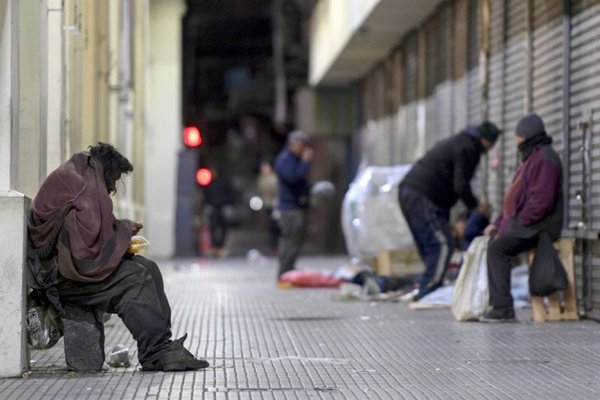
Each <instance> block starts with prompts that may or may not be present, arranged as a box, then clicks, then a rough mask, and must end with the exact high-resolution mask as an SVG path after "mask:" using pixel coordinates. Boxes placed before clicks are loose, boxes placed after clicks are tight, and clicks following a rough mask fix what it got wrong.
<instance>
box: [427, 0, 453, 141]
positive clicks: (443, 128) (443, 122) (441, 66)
mask: <svg viewBox="0 0 600 400" xmlns="http://www.w3.org/2000/svg"><path fill="white" fill-rule="evenodd" d="M451 13H452V9H451V7H450V4H449V3H445V4H444V5H443V6H442V7H441V8H440V10H439V13H438V24H439V28H438V36H437V40H438V49H437V66H436V74H437V85H436V87H435V104H436V115H435V118H436V131H435V132H428V133H427V134H428V135H429V134H433V135H434V136H435V137H436V141H437V140H439V139H441V138H443V137H446V136H449V135H451V134H452V133H454V131H453V130H452V121H453V112H454V109H453V102H452V75H451V71H452V70H451V65H452V64H451V55H452V52H451V43H450V40H448V38H450V37H452V36H451V34H452V25H451V23H450V21H451V16H452V14H451Z"/></svg>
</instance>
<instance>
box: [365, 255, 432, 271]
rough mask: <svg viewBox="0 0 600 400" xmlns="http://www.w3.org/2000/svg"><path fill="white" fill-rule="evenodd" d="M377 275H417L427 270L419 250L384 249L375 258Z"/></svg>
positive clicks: (374, 267)
mask: <svg viewBox="0 0 600 400" xmlns="http://www.w3.org/2000/svg"><path fill="white" fill-rule="evenodd" d="M373 269H374V271H375V273H377V275H385V276H404V275H417V274H422V273H423V272H424V271H425V267H424V266H423V262H422V261H421V258H420V257H419V253H418V252H417V250H384V251H382V252H380V253H379V255H377V257H376V258H375V259H374V260H373Z"/></svg>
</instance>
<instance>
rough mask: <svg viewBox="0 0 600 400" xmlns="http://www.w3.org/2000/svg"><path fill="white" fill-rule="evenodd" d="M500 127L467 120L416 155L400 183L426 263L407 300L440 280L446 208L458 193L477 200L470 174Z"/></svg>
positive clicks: (446, 243)
mask: <svg viewBox="0 0 600 400" xmlns="http://www.w3.org/2000/svg"><path fill="white" fill-rule="evenodd" d="M499 135H500V130H499V129H498V127H497V126H496V125H494V124H493V123H491V122H484V123H483V124H481V125H479V126H468V127H467V128H466V129H465V130H463V131H462V132H460V133H458V134H456V135H454V136H451V137H449V138H447V139H444V140H442V141H440V142H438V143H437V144H436V145H435V146H434V147H433V148H432V149H430V150H429V151H428V152H427V153H426V154H425V155H424V156H423V158H421V159H420V160H418V161H417V162H416V163H415V164H414V165H413V167H412V168H411V170H410V171H409V172H408V174H407V175H406V177H405V178H404V179H403V180H402V182H401V183H400V187H399V190H398V193H399V200H400V208H401V209H402V213H403V214H404V218H406V222H407V223H408V225H409V227H410V230H411V233H412V236H413V239H414V241H415V243H416V245H417V249H418V251H419V254H420V256H421V259H422V260H423V263H424V264H425V272H424V273H423V275H422V276H421V278H420V280H419V289H418V290H415V291H413V293H412V294H411V295H410V297H411V298H410V299H409V300H413V301H417V300H419V299H421V298H422V297H424V296H426V295H427V294H428V293H430V292H432V291H434V290H436V289H437V288H439V287H440V286H441V285H442V282H443V279H444V276H445V274H446V270H447V267H448V262H449V261H450V257H451V256H452V249H453V248H454V238H453V237H452V230H451V228H450V208H452V206H454V204H455V203H456V202H457V201H458V200H459V199H460V200H462V202H463V203H464V204H465V206H466V207H467V208H468V209H469V210H474V209H477V208H479V207H480V208H481V211H482V212H483V211H484V210H483V208H484V207H487V205H484V204H480V203H479V200H478V199H477V198H476V197H475V195H474V194H473V191H472V189H471V179H472V178H473V176H474V175H475V170H476V169H477V165H478V164H479V160H480V158H481V155H482V154H483V153H485V152H487V151H488V150H489V149H491V148H492V147H493V146H494V143H495V142H496V140H497V139H498V136H499Z"/></svg>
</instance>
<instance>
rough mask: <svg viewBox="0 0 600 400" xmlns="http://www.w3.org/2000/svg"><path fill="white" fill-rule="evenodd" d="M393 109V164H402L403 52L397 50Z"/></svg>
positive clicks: (394, 67)
mask: <svg viewBox="0 0 600 400" xmlns="http://www.w3.org/2000/svg"><path fill="white" fill-rule="evenodd" d="M391 69H392V70H391V80H392V85H391V93H390V96H391V102H392V104H391V108H392V115H393V117H392V122H391V123H392V164H394V165H397V164H401V163H402V161H403V159H404V158H405V157H404V155H403V154H402V153H403V150H404V146H402V140H401V139H402V137H401V135H400V133H401V131H402V123H401V122H402V121H401V118H400V114H401V111H400V108H401V107H402V51H401V49H396V51H395V52H394V54H393V56H392V66H391Z"/></svg>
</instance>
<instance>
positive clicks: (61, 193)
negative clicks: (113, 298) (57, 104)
mask: <svg viewBox="0 0 600 400" xmlns="http://www.w3.org/2000/svg"><path fill="white" fill-rule="evenodd" d="M69 204H70V206H71V207H70V209H69V210H68V212H67V213H66V215H65V216H64V225H63V226H62V230H61V231H60V236H59V237H58V242H57V244H56V249H57V250H58V264H59V271H60V274H61V275H62V276H64V277H65V278H68V279H72V280H75V281H80V282H99V281H102V280H104V279H106V278H107V277H108V276H109V275H110V274H111V273H112V272H113V271H114V270H115V269H116V268H117V266H118V265H119V263H120V262H121V259H122V258H123V255H124V254H125V252H126V251H127V249H128V247H129V242H130V240H131V236H132V232H131V230H130V229H129V227H128V226H127V224H126V223H124V222H123V221H120V220H117V219H115V217H114V215H113V206H112V201H111V199H110V196H109V194H108V192H107V190H106V185H105V183H104V178H103V175H102V165H101V164H100V163H99V162H98V161H96V160H95V159H93V158H90V156H89V154H88V153H85V152H84V153H77V154H75V155H74V156H73V157H72V158H71V159H70V160H69V161H67V162H65V163H64V164H62V165H61V166H60V167H59V168H58V169H56V170H55V171H54V172H52V173H51V174H50V175H49V176H48V177H47V178H46V180H45V181H44V183H43V184H42V186H41V188H40V190H39V192H38V194H37V195H36V197H35V198H34V199H33V203H32V207H31V208H32V209H31V218H30V222H29V226H28V228H29V236H30V239H31V242H32V244H33V246H34V247H35V248H41V247H43V246H44V245H45V244H47V243H48V242H49V241H51V240H52V236H53V230H54V227H55V225H57V226H59V225H60V224H61V223H62V221H61V219H62V218H63V214H64V212H61V210H62V211H64V210H66V209H68V205H69ZM65 205H67V208H65Z"/></svg>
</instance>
